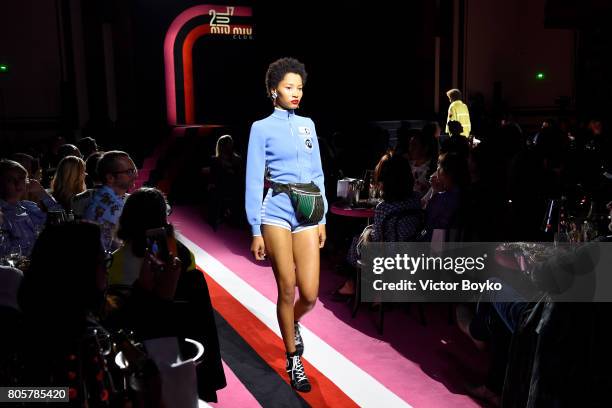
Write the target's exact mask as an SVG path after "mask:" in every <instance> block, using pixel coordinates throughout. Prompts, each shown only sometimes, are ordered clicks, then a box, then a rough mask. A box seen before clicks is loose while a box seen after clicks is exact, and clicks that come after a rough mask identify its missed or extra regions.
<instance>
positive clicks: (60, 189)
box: [51, 156, 86, 211]
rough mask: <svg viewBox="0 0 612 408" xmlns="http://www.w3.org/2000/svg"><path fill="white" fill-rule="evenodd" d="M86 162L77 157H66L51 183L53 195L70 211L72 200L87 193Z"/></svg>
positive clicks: (59, 165)
mask: <svg viewBox="0 0 612 408" xmlns="http://www.w3.org/2000/svg"><path fill="white" fill-rule="evenodd" d="M85 175H86V173H85V162H84V161H83V159H81V158H79V157H76V156H66V157H64V158H63V159H62V160H61V161H60V162H59V164H58V165H57V170H56V171H55V175H54V176H53V180H52V181H51V190H52V191H53V192H52V193H51V195H52V196H53V198H55V200H56V201H57V202H58V203H60V204H61V205H62V207H64V210H66V211H70V209H71V205H70V200H71V199H72V197H74V196H75V195H77V194H79V193H82V192H83V191H85V189H86V186H85Z"/></svg>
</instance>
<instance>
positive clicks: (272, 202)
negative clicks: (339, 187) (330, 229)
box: [261, 188, 318, 234]
mask: <svg viewBox="0 0 612 408" xmlns="http://www.w3.org/2000/svg"><path fill="white" fill-rule="evenodd" d="M261 224H262V225H274V226H275V227H281V228H285V229H286V230H289V231H291V233H293V234H295V233H298V232H301V231H304V230H307V229H311V228H315V227H318V224H300V223H299V222H298V220H297V218H296V217H295V211H294V210H293V205H291V199H290V198H289V196H288V195H287V194H285V193H280V194H276V195H272V189H271V188H270V189H268V192H267V193H266V197H265V198H264V200H263V203H262V205H261Z"/></svg>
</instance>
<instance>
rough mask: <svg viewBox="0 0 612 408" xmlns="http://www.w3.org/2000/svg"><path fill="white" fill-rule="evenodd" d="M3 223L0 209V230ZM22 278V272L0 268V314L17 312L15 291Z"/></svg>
mask: <svg viewBox="0 0 612 408" xmlns="http://www.w3.org/2000/svg"><path fill="white" fill-rule="evenodd" d="M3 223H4V214H3V213H2V209H1V208H0V229H1V228H2V224H3ZM3 239H4V236H2V237H0V247H1V246H3ZM22 278H23V272H21V271H20V270H19V269H16V268H13V267H10V266H0V310H2V312H0V314H1V315H2V316H4V315H5V313H4V311H5V310H7V309H8V310H10V311H12V310H19V306H18V305H17V291H18V289H19V285H20V284H21V279H22Z"/></svg>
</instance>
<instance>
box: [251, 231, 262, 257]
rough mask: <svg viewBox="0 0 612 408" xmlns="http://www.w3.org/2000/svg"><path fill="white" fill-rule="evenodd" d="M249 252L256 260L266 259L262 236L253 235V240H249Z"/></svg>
mask: <svg viewBox="0 0 612 408" xmlns="http://www.w3.org/2000/svg"><path fill="white" fill-rule="evenodd" d="M251 253H252V254H253V256H254V257H255V260H257V261H263V260H264V259H266V244H265V243H264V239H263V237H262V236H255V237H253V241H251Z"/></svg>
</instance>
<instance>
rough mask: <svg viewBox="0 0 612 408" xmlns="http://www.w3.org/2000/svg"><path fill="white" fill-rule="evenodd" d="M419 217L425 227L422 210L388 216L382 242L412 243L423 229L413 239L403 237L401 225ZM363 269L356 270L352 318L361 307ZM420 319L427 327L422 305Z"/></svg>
mask: <svg viewBox="0 0 612 408" xmlns="http://www.w3.org/2000/svg"><path fill="white" fill-rule="evenodd" d="M414 216H418V217H419V218H420V225H421V226H422V225H423V218H424V213H423V210H421V209H405V210H401V211H397V212H395V213H392V214H390V215H388V216H387V217H386V218H385V219H384V221H383V225H382V228H381V230H382V231H383V234H384V236H383V239H382V242H411V241H413V240H415V238H416V237H417V236H418V234H419V233H420V230H421V228H417V229H416V232H415V234H414V235H413V236H412V237H402V234H401V232H400V229H399V227H400V223H401V221H402V220H404V219H405V218H407V217H414ZM357 263H358V264H359V265H360V266H361V261H357ZM360 269H361V268H357V269H356V279H355V297H354V300H353V310H352V314H351V316H352V317H353V318H354V317H355V316H357V311H358V310H359V306H360V305H361V273H360V272H361V271H360ZM418 308H419V319H420V321H421V324H422V325H423V326H425V325H426V324H427V323H426V320H425V309H424V307H423V304H422V303H419V305H418ZM378 316H379V317H378V324H377V328H378V333H379V334H383V329H384V319H385V303H384V302H381V303H380V305H379V307H378Z"/></svg>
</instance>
